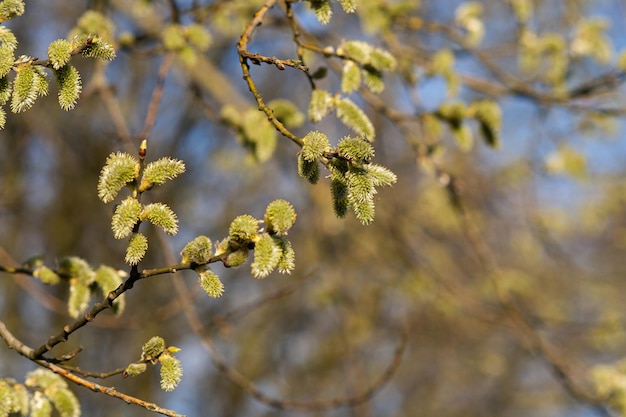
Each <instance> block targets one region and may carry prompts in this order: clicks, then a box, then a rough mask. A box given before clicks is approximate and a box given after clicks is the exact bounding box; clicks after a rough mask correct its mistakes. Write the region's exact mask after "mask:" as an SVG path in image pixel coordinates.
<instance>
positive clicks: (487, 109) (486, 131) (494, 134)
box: [470, 100, 502, 148]
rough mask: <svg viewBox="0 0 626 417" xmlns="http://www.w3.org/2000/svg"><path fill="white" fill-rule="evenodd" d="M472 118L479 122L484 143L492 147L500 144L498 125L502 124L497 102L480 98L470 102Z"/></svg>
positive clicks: (500, 110)
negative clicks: (472, 112)
mask: <svg viewBox="0 0 626 417" xmlns="http://www.w3.org/2000/svg"><path fill="white" fill-rule="evenodd" d="M470 108H471V109H472V110H473V111H474V118H475V119H476V120H477V121H478V123H479V124H480V132H481V133H482V135H483V138H484V139H485V143H486V144H487V145H489V146H491V147H492V148H497V147H498V146H499V145H500V127H501V126H502V109H501V108H500V106H499V105H498V103H496V102H494V101H489V100H480V101H477V102H474V103H472V104H471V106H470Z"/></svg>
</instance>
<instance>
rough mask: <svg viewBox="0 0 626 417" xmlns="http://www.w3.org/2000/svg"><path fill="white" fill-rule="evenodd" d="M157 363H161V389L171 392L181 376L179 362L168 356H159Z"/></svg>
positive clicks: (181, 371)
mask: <svg viewBox="0 0 626 417" xmlns="http://www.w3.org/2000/svg"><path fill="white" fill-rule="evenodd" d="M159 362H161V389H162V390H164V391H167V392H170V391H173V390H174V388H176V387H177V386H178V384H179V383H180V380H181V378H182V376H183V367H182V365H181V364H180V361H179V360H178V359H177V358H176V357H174V356H172V355H170V354H163V355H161V356H160V357H159Z"/></svg>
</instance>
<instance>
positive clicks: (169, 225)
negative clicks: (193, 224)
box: [141, 203, 178, 235]
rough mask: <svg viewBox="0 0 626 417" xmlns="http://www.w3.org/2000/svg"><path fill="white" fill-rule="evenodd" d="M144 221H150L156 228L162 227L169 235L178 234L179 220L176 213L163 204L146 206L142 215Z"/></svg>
mask: <svg viewBox="0 0 626 417" xmlns="http://www.w3.org/2000/svg"><path fill="white" fill-rule="evenodd" d="M141 219H142V220H148V221H149V222H150V223H152V224H153V225H155V226H158V227H160V228H161V229H163V231H164V232H165V233H167V234H169V235H175V234H176V233H178V219H177V218H176V213H174V212H173V211H172V209H171V208H169V206H167V205H166V204H163V203H152V204H148V205H146V206H144V208H143V211H142V213H141Z"/></svg>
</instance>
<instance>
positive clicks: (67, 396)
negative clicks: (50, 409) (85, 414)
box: [46, 388, 80, 417]
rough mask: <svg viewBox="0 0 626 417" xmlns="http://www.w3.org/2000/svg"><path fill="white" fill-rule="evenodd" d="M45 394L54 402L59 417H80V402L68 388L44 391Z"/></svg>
mask: <svg viewBox="0 0 626 417" xmlns="http://www.w3.org/2000/svg"><path fill="white" fill-rule="evenodd" d="M46 395H47V396H48V398H49V399H50V401H51V402H52V404H54V408H56V410H57V412H58V413H59V416H60V417H80V404H79V402H78V399H77V398H76V396H75V395H74V394H73V393H72V391H70V390H69V389H68V388H59V389H55V390H52V391H46Z"/></svg>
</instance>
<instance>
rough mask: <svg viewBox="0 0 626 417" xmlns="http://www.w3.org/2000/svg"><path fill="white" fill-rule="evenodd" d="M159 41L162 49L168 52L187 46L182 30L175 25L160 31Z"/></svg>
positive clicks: (179, 26)
mask: <svg viewBox="0 0 626 417" xmlns="http://www.w3.org/2000/svg"><path fill="white" fill-rule="evenodd" d="M161 40H162V41H163V47H164V48H165V49H166V50H168V51H178V50H180V49H182V48H183V47H184V46H185V45H186V44H187V41H186V40H185V36H184V35H183V28H182V26H181V25H179V24H177V23H174V24H171V25H168V26H166V27H165V28H164V29H163V30H162V31H161Z"/></svg>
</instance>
